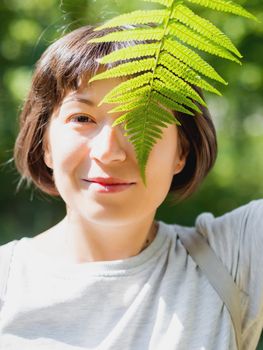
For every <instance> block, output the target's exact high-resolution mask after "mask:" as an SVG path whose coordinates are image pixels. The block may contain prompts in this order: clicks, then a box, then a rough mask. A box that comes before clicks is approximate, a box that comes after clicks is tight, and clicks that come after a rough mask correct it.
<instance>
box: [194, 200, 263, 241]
mask: <svg viewBox="0 0 263 350" xmlns="http://www.w3.org/2000/svg"><path fill="white" fill-rule="evenodd" d="M195 226H196V229H197V230H198V231H199V232H200V233H201V234H203V235H205V236H207V237H208V238H209V235H211V234H212V233H217V232H218V231H219V232H220V235H224V233H225V234H227V235H229V234H230V232H235V234H238V233H240V234H242V232H244V231H246V230H247V229H250V230H253V231H255V230H256V231H257V232H258V230H261V229H262V228H263V199H256V200H252V201H250V202H249V203H246V204H244V205H242V206H240V207H238V208H235V209H233V210H231V211H229V212H227V213H225V214H223V215H221V216H218V217H215V216H214V215H213V214H212V213H210V212H205V213H202V214H200V215H199V216H198V217H197V219H196V221H195Z"/></svg>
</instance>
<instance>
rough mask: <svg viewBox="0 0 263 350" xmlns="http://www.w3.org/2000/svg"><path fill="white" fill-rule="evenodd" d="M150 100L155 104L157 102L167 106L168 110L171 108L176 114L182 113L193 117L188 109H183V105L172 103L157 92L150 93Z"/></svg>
mask: <svg viewBox="0 0 263 350" xmlns="http://www.w3.org/2000/svg"><path fill="white" fill-rule="evenodd" d="M152 99H153V100H154V101H155V102H159V103H161V104H162V105H164V106H168V107H169V108H171V109H172V110H175V111H177V112H182V113H185V114H189V115H194V113H193V112H191V111H189V110H188V109H186V108H184V107H183V105H181V104H179V103H176V102H174V101H173V100H170V99H169V98H167V97H165V96H163V95H161V94H160V93H159V92H158V91H153V93H152Z"/></svg>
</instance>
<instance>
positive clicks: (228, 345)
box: [0, 200, 263, 350]
mask: <svg viewBox="0 0 263 350" xmlns="http://www.w3.org/2000/svg"><path fill="white" fill-rule="evenodd" d="M195 227H196V229H197V230H198V231H199V232H201V233H202V234H204V235H205V236H206V237H207V238H208V241H209V244H210V245H211V247H212V248H213V249H214V251H215V253H216V255H217V256H218V257H219V259H220V260H221V261H222V262H223V264H224V265H225V266H226V268H227V269H228V271H229V273H230V274H231V275H232V276H233V278H234V280H235V281H236V283H237V285H238V287H239V288H240V289H241V290H242V296H243V297H242V333H243V334H242V339H243V349H244V350H254V349H255V348H256V346H257V343H258V340H259V337H260V333H261V330H262V327H263V273H262V272H263V200H256V201H252V202H250V203H249V204H247V205H245V206H242V207H240V208H238V209H236V210H234V211H232V212H230V213H227V214H225V215H223V216H221V217H218V218H214V217H213V216H212V214H209V213H204V214H201V215H199V217H198V218H197V220H196V225H195ZM178 230H180V226H179V225H170V224H167V223H164V222H162V221H159V230H158V233H157V235H156V237H155V239H154V241H153V242H152V243H151V244H150V245H149V246H148V247H147V248H146V249H145V250H144V251H142V252H141V253H140V254H139V255H137V256H134V257H131V258H127V259H123V260H115V261H103V262H87V263H80V264H77V263H64V262H62V261H59V260H55V259H52V258H50V257H48V256H45V255H44V254H43V253H41V252H40V251H36V250H35V249H33V248H32V246H31V245H29V244H28V243H29V242H30V239H31V238H29V237H24V238H22V239H20V240H18V243H17V244H16V246H15V250H14V254H13V258H12V262H11V266H10V271H9V278H8V284H7V291H6V301H5V303H4V305H3V307H2V310H1V313H0V315H1V319H0V344H1V345H0V349H1V350H31V349H32V350H42V349H43V350H44V349H45V350H83V349H96V350H106V349H107V350H146V349H149V350H175V349H176V350H228V349H231V350H235V349H236V344H235V333H234V328H233V325H232V322H231V319H230V315H229V313H228V310H227V308H226V306H225V305H224V304H223V302H222V300H221V299H220V297H219V296H218V294H217V293H216V292H215V290H214V289H213V287H212V286H211V285H210V283H209V281H208V280H207V277H206V276H205V275H204V274H203V273H202V271H201V270H200V269H199V267H197V265H196V263H195V262H194V261H193V260H192V258H191V257H190V256H189V255H188V254H187V252H186V250H185V248H184V246H183V245H182V244H181V242H180V240H179V238H178V235H177V232H178Z"/></svg>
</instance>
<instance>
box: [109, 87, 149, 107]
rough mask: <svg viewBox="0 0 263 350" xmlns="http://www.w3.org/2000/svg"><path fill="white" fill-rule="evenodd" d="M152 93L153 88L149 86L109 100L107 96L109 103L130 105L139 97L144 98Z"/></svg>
mask: <svg viewBox="0 0 263 350" xmlns="http://www.w3.org/2000/svg"><path fill="white" fill-rule="evenodd" d="M150 91H151V87H150V86H149V85H146V86H142V87H141V88H139V89H136V90H133V91H128V92H127V93H126V94H122V95H120V96H119V95H118V96H113V97H111V98H108V97H107V95H106V96H105V98H106V101H107V103H128V102H130V101H132V100H134V99H136V98H138V97H142V96H148V94H149V92H150Z"/></svg>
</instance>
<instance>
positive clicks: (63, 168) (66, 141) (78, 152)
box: [51, 130, 87, 174]
mask: <svg viewBox="0 0 263 350" xmlns="http://www.w3.org/2000/svg"><path fill="white" fill-rule="evenodd" d="M51 140H52V142H51V150H52V158H53V168H54V172H63V173H64V174H65V173H70V172H71V171H72V170H74V169H75V168H76V166H77V165H78V164H79V162H80V160H81V159H83V157H85V155H86V154H87V139H86V138H84V137H81V136H80V135H78V134H75V133H72V131H71V132H67V131H65V130H64V131H63V133H62V132H61V133H56V134H54V135H52V131H51Z"/></svg>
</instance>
